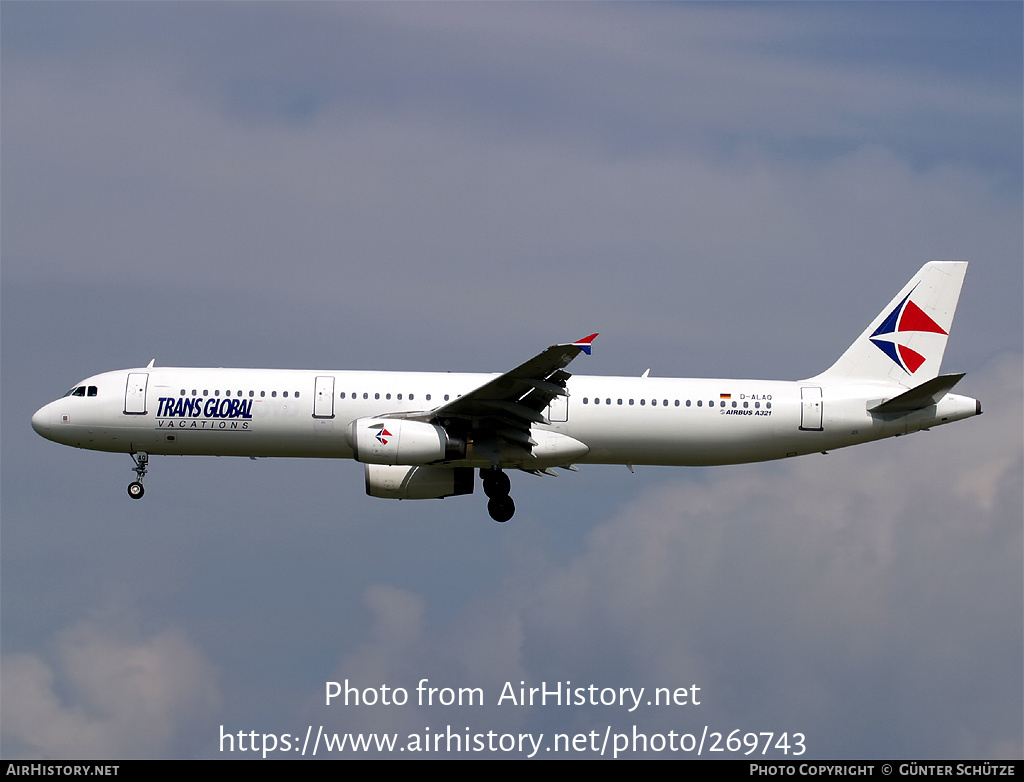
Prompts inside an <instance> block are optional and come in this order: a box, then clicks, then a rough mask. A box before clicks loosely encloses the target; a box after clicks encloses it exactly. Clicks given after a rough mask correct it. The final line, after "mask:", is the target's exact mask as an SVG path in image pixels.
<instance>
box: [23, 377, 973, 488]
mask: <svg viewBox="0 0 1024 782" xmlns="http://www.w3.org/2000/svg"><path fill="white" fill-rule="evenodd" d="M495 377H496V375H485V374H455V373H425V372H353V371H335V370H324V371H304V370H267V369H187V368H171V367H145V368H140V369H132V370H121V371H116V372H106V373H103V374H100V375H96V376H93V377H91V378H88V379H87V380H83V381H82V382H81V383H80V384H79V386H78V387H76V388H83V387H84V388H85V389H86V391H85V392H83V393H82V394H81V395H73V394H71V393H70V392H69V395H66V396H64V397H62V398H60V399H58V400H56V401H54V402H51V403H50V404H48V405H46V406H44V407H42V408H41V409H40V410H39V411H38V412H37V413H36V414H35V415H34V416H33V417H32V425H33V427H34V428H35V429H36V431H37V432H39V433H40V434H41V435H43V436H44V437H46V438H48V439H50V440H53V441H56V442H59V443H63V444H66V445H71V446H75V447H78V448H87V449H91V450H100V451H114V452H120V453H136V452H147V453H149V454H168V455H172V454H177V455H190V454H191V455H220V456H252V457H326V458H352V457H353V455H354V454H353V449H352V447H351V446H350V444H349V440H348V439H347V437H346V432H347V431H348V429H349V427H350V425H351V423H352V422H353V421H355V420H356V419H362V418H367V417H373V416H395V415H396V414H397V415H398V416H401V415H402V414H414V413H422V412H423V411H429V410H432V409H434V408H437V407H440V406H441V405H443V404H445V402H447V401H449V400H453V399H456V398H458V397H460V396H462V395H464V394H468V393H469V392H471V391H473V390H474V389H476V388H479V387H480V386H481V385H483V384H484V383H486V382H488V381H490V380H492V379H493V378H495ZM73 391H74V389H73ZM567 391H568V396H567V397H559V398H557V399H555V401H554V402H553V403H552V404H551V405H550V406H549V407H548V408H547V410H546V411H545V412H546V415H545V417H546V418H547V420H548V423H542V424H535V425H534V427H533V429H534V433H535V436H534V439H535V440H536V441H537V445H535V446H534V448H533V458H531V459H530V460H529V461H528V462H524V463H518V462H516V461H515V460H513V461H511V462H503V463H502V465H501V466H503V467H521V466H522V467H529V468H535V467H544V466H556V465H563V464H566V463H567V462H578V463H600V464H630V465H632V464H661V465H712V464H737V463H743V462H755V461H765V460H770V459H780V458H784V457H787V456H798V455H801V454H807V453H814V452H819V451H826V450H831V449H835V448H841V447H843V446H847V445H854V444H856V443H862V442H867V441H870V440H878V439H881V438H884V437H891V436H894V435H902V434H907V433H910V432H915V431H919V430H921V429H925V428H928V427H931V426H937V425H939V424H943V423H947V422H950V421H955V420H959V419H962V418H967V417H970V416H973V415H976V414H977V413H978V412H980V408H979V405H978V403H977V402H976V401H975V400H974V399H970V398H968V397H964V396H958V395H956V394H946V395H945V396H943V397H942V398H941V399H940V400H939V401H938V402H937V403H936V404H934V405H931V406H929V407H926V408H924V409H921V410H915V411H913V412H910V413H903V414H878V413H871V412H869V410H868V409H869V408H871V407H873V406H875V405H876V404H878V403H879V402H880V401H882V400H884V399H885V398H887V397H891V396H892V395H893V393H892V390H891V388H886V387H885V386H883V385H880V384H848V383H844V384H828V383H824V384H823V383H821V382H818V381H804V382H788V381H772V380H718V379H677V378H651V377H595V376H586V375H574V376H572V377H571V378H570V379H569V380H568V383H567ZM545 432H555V433H557V434H559V435H566V436H567V437H569V438H572V440H573V441H578V443H582V444H584V445H585V447H586V449H587V450H585V452H584V453H580V452H579V450H577V451H575V452H573V453H572V454H571V458H566V455H565V454H564V453H561V452H560V451H559V448H560V443H561V442H562V441H563V440H564V438H557V437H551V436H547V435H545ZM565 442H569V441H568V440H565ZM449 464H451V465H455V466H471V467H487V466H492V464H493V461H492V459H491V457H490V456H489V455H485V454H483V453H474V444H473V442H472V439H470V443H469V447H468V449H467V452H466V455H465V458H463V459H461V460H459V461H457V462H449Z"/></svg>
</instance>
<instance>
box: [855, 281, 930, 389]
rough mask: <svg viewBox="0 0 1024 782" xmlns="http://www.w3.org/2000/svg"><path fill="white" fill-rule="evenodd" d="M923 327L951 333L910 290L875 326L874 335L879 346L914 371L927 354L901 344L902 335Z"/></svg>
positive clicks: (900, 363)
mask: <svg viewBox="0 0 1024 782" xmlns="http://www.w3.org/2000/svg"><path fill="white" fill-rule="evenodd" d="M920 331H926V332H931V333H933V334H943V335H948V332H947V331H946V330H945V329H943V328H942V327H941V326H939V324H938V323H936V322H935V321H934V320H932V319H931V318H930V317H928V315H926V314H925V312H924V310H922V309H921V308H920V307H918V306H917V305H916V304H914V302H912V301H911V300H910V294H907V297H906V298H905V299H904V300H903V301H901V302H900V303H899V304H898V305H897V306H896V309H894V310H893V311H892V312H890V313H889V315H888V317H886V319H885V320H883V321H882V324H881V325H880V326H879V327H878V328H877V329H875V331H874V333H873V334H872V335H871V337H870V339H871V341H872V342H873V343H875V345H876V346H877V347H878V349H879V350H881V351H882V352H883V353H885V355H887V356H888V357H889V358H891V359H892V360H893V361H895V362H896V363H897V364H899V366H900V368H901V369H903V371H904V372H906V373H907V374H908V375H912V374H914V373H915V372H916V371H917V370H918V369H919V368H920V366H921V365H922V364H923V363H924V362H925V357H924V356H922V355H921V354H920V353H918V352H917V351H916V350H913V349H911V348H909V347H907V346H906V345H903V344H901V338H900V336H899V335H901V334H906V333H908V332H920Z"/></svg>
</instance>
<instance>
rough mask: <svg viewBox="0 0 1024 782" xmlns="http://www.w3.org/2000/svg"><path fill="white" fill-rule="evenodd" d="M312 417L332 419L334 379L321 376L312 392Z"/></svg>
mask: <svg viewBox="0 0 1024 782" xmlns="http://www.w3.org/2000/svg"><path fill="white" fill-rule="evenodd" d="M313 417H314V418H334V377H333V376H330V375H321V376H320V377H317V379H316V389H315V390H314V392H313Z"/></svg>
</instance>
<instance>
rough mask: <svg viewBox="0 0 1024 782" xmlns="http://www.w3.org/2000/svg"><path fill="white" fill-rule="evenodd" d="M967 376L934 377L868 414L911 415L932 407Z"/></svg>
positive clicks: (873, 408)
mask: <svg viewBox="0 0 1024 782" xmlns="http://www.w3.org/2000/svg"><path fill="white" fill-rule="evenodd" d="M965 374H966V373H965V372H960V373H959V374H955V375H939V376H938V377H933V378H932V379H931V380H926V381H925V382H924V383H922V384H921V385H919V386H916V387H915V388H912V389H910V390H909V391H904V392H903V393H902V394H900V395H899V396H894V397H893V398H892V399H888V400H886V401H885V402H882V403H881V404H878V405H875V406H874V407H870V408H868V412H869V413H909V412H912V411H913V410H923V409H924V408H926V407H931V406H932V405H935V404H938V402H939V400H940V399H942V397H944V396H945V395H946V394H948V393H949V392H950V391H951V390H952V388H953V386H955V385H956V384H957V383H959V382H960V379H961V378H962V377H963V376H964V375H965Z"/></svg>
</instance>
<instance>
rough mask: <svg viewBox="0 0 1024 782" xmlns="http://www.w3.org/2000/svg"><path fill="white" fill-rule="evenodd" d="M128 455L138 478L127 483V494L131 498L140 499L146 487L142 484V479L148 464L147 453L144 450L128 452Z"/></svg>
mask: <svg viewBox="0 0 1024 782" xmlns="http://www.w3.org/2000/svg"><path fill="white" fill-rule="evenodd" d="M129 456H131V457H132V461H133V462H135V466H134V467H132V469H133V470H134V471H135V474H136V475H138V476H139V479H138V480H137V481H132V482H131V483H129V484H128V496H129V497H131V498H132V499H133V500H141V499H142V495H143V494H145V493H146V488H145V487H144V486H143V485H142V479H143V478H145V477H146V468H147V467H148V466H149V454H148V453H146V452H145V451H139V452H138V453H132V454H129Z"/></svg>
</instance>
